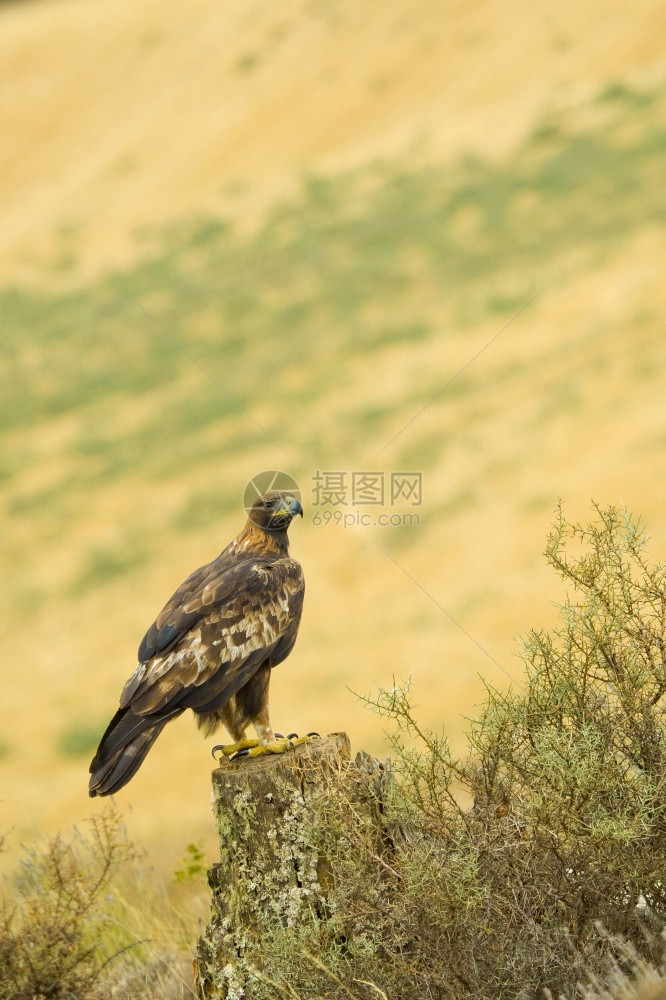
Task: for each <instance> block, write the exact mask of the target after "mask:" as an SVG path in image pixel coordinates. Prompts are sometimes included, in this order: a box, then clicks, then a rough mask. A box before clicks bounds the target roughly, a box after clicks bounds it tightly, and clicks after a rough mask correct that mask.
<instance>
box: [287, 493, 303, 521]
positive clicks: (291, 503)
mask: <svg viewBox="0 0 666 1000" xmlns="http://www.w3.org/2000/svg"><path fill="white" fill-rule="evenodd" d="M285 499H286V501H287V506H288V508H289V513H290V514H291V516H292V517H296V515H297V514H300V515H301V517H303V508H302V507H301V502H300V500H297V499H296V497H286V498H285Z"/></svg>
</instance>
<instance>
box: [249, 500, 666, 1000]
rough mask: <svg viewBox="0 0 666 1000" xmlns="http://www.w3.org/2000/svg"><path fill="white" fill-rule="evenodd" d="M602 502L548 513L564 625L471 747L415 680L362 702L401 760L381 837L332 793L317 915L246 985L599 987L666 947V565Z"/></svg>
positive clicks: (560, 990)
mask: <svg viewBox="0 0 666 1000" xmlns="http://www.w3.org/2000/svg"><path fill="white" fill-rule="evenodd" d="M595 513H596V518H595V520H594V522H593V523H592V524H591V525H589V526H582V525H575V524H571V523H568V522H567V521H566V519H565V517H564V515H563V513H562V510H561V509H560V510H558V512H557V518H556V522H555V525H554V528H553V530H552V532H551V534H550V536H549V538H548V544H547V548H546V557H547V559H548V561H549V563H550V564H551V566H552V567H553V568H554V569H555V570H556V572H557V573H558V574H559V575H560V576H561V577H562V579H563V580H564V582H565V583H566V585H567V587H568V588H569V593H568V596H567V598H566V600H565V602H564V603H563V604H562V606H561V608H560V619H559V624H558V626H557V627H556V628H555V629H554V630H553V631H552V632H537V631H534V632H530V633H529V634H528V635H527V636H526V637H525V639H524V640H523V643H522V648H523V659H524V663H525V684H524V687H522V688H520V689H519V690H509V691H507V692H501V691H497V690H494V689H492V688H488V690H487V696H486V700H485V704H484V706H483V709H482V711H481V713H480V715H479V717H478V718H477V719H476V720H475V721H473V723H472V725H471V729H470V732H469V751H468V753H467V754H466V755H465V756H463V757H461V758H457V757H456V756H454V755H453V753H452V752H451V749H450V747H449V744H448V742H447V740H446V738H445V737H444V736H443V735H441V734H439V733H434V732H431V731H428V730H425V729H423V728H422V727H421V726H420V725H419V723H418V720H417V719H416V717H415V715H414V712H413V709H412V705H411V701H410V695H409V689H408V686H407V685H403V686H400V685H396V686H394V688H393V689H392V690H390V691H382V692H380V694H379V696H378V697H376V698H373V699H369V700H370V702H371V704H372V706H373V708H374V709H375V710H376V711H378V712H380V713H381V714H382V715H383V716H385V717H386V718H388V719H389V720H390V721H391V723H392V735H391V739H392V743H393V749H394V761H393V766H394V768H395V771H396V775H397V781H396V782H395V783H394V787H393V793H392V797H391V801H390V803H389V805H388V808H387V811H386V813H385V820H384V822H385V829H386V832H385V838H384V844H383V847H381V848H379V849H378V847H377V843H376V837H369V836H368V832H367V829H366V826H365V825H364V824H363V823H362V822H360V821H359V818H358V817H357V816H356V814H355V812H354V808H353V803H350V802H349V801H345V800H344V796H341V795H331V796H328V798H327V805H326V809H327V814H326V815H325V816H324V817H323V818H322V817H321V816H320V817H319V820H318V823H317V829H316V830H313V836H315V837H316V838H318V843H319V845H320V850H321V852H322V855H323V856H326V857H327V858H328V859H330V867H331V871H332V872H334V879H333V885H332V886H331V893H330V900H329V905H328V911H327V912H326V913H321V912H318V913H315V912H314V911H313V912H312V913H311V914H310V915H309V916H307V917H306V918H305V919H303V920H302V921H301V922H300V923H299V924H297V925H296V926H292V927H289V928H288V929H285V928H282V927H280V926H278V925H276V926H275V928H272V939H271V944H270V950H271V954H270V955H267V956H266V962H265V970H266V971H264V972H258V973H257V976H258V980H257V986H256V989H257V992H256V993H253V996H256V997H281V996H285V997H287V996H288V997H300V998H306V997H307V998H309V997H336V998H337V997H353V998H358V1000H361V998H368V1000H369V998H370V997H376V996H385V997H386V998H390V1000H417V998H418V1000H422V998H447V1000H448V998H454V997H455V998H458V1000H459V998H462V997H469V998H472V997H473V998H475V1000H483V998H488V1000H490V998H493V1000H496V998H498V997H507V998H508V997H511V998H518V997H520V998H528V997H535V998H536V997H543V996H544V995H545V992H544V991H547V990H550V991H551V993H552V996H554V997H558V996H563V995H567V996H572V997H573V996H574V995H580V992H581V990H584V989H587V990H588V993H587V995H588V996H596V995H599V996H610V995H612V994H611V992H609V991H610V989H611V987H610V986H609V987H608V990H607V992H606V993H604V992H603V989H605V987H603V989H602V987H601V986H599V988H598V989H597V992H596V993H595V992H594V989H595V986H594V984H595V983H596V984H597V985H598V984H600V983H601V984H603V983H604V982H606V981H607V980H606V979H604V976H607V975H608V969H609V968H610V967H612V968H614V969H616V970H617V969H620V970H622V969H624V972H625V973H627V974H628V975H630V974H631V972H632V970H636V971H637V972H640V969H641V965H640V963H641V962H642V963H648V962H650V961H653V962H659V961H663V958H664V948H663V938H662V937H661V936H660V931H661V929H662V927H663V926H664V918H665V917H666V882H665V880H664V874H665V873H666V794H665V793H666V767H665V764H664V752H665V751H666V726H665V724H664V723H665V720H664V704H663V702H664V699H663V695H664V692H665V691H666V663H665V650H666V567H664V566H659V565H653V564H651V563H650V562H649V560H648V559H647V557H646V555H645V541H646V540H645V536H644V532H643V530H642V528H641V525H640V524H639V523H637V522H636V521H635V520H633V519H632V518H631V517H630V516H628V515H626V514H625V513H623V512H618V511H616V510H614V509H612V508H611V509H604V508H601V507H596V508H595ZM627 956H629V958H628V957H627ZM632 956H633V958H632ZM630 959H631V960H630ZM609 962H610V963H611V964H610V966H609ZM632 962H633V965H632ZM644 967H645V968H647V966H646V965H645V966H644ZM268 971H270V979H269V978H267V973H268ZM655 975H656V973H655ZM595 977H596V978H595ZM625 978H626V976H625ZM608 981H609V982H610V980H608ZM585 984H588V985H587V986H585ZM590 984H592V985H590ZM618 990H619V987H618ZM617 995H618V996H619V995H620V994H619V992H618V993H617Z"/></svg>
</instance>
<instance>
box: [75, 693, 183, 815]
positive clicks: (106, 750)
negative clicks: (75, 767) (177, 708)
mask: <svg viewBox="0 0 666 1000" xmlns="http://www.w3.org/2000/svg"><path fill="white" fill-rule="evenodd" d="M174 714H180V712H177V713H173V712H172V713H169V714H168V715H167V716H166V717H164V716H161V717H158V718H157V719H156V718H155V717H154V716H153V718H152V719H151V718H150V716H141V715H135V714H134V712H133V711H132V709H131V708H120V709H118V711H117V712H116V714H115V715H114V717H113V719H112V720H111V722H110V723H109V725H108V728H107V730H106V732H105V733H104V736H103V737H102V739H101V741H100V744H99V747H98V748H97V753H96V754H95V756H94V757H93V759H92V763H91V764H90V783H89V786H88V790H89V794H90V796H91V797H92V796H95V795H113V794H114V793H115V792H117V791H118V790H119V789H120V788H122V787H123V785H126V784H127V782H128V781H129V780H130V779H131V778H133V777H134V775H135V774H136V772H137V771H138V770H139V768H140V767H141V764H142V763H143V761H144V759H145V756H146V754H147V753H148V751H149V750H150V748H151V746H152V745H153V743H154V742H155V740H156V739H157V737H158V736H159V735H160V733H161V732H162V730H163V729H164V726H165V725H166V723H167V722H168V721H169V719H170V718H172V717H173V715H174Z"/></svg>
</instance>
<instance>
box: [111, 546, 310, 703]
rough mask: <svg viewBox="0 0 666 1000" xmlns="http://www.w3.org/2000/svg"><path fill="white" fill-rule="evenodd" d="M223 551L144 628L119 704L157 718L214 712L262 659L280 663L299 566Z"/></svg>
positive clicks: (298, 604) (293, 619)
mask: <svg viewBox="0 0 666 1000" xmlns="http://www.w3.org/2000/svg"><path fill="white" fill-rule="evenodd" d="M223 555H224V554H222V556H219V557H218V559H216V560H214V561H213V562H212V563H208V564H207V565H205V566H202V567H201V568H200V569H198V570H196V571H195V572H194V573H192V574H191V575H190V576H189V577H188V578H187V580H185V582H184V583H183V584H182V585H181V586H180V587H179V588H178V590H177V591H176V592H175V594H174V595H173V596H172V597H171V599H170V600H169V601H168V602H167V604H166V605H165V606H164V608H163V609H162V611H161V612H160V613H159V615H158V616H157V618H156V619H155V621H154V622H153V624H152V625H151V626H150V628H149V629H148V631H147V633H146V635H145V636H144V638H143V640H142V642H141V645H140V646H139V664H138V666H137V668H136V670H135V671H134V673H133V675H132V676H131V677H130V679H129V680H128V681H127V683H126V685H125V687H124V689H123V692H122V695H121V698H120V708H121V709H126V708H129V707H130V706H131V709H132V712H133V713H134V714H135V715H139V716H146V715H151V716H152V715H154V714H155V713H158V714H159V715H160V716H162V717H163V716H164V715H165V714H167V713H168V714H171V713H172V711H173V712H180V711H182V710H183V709H185V708H193V709H195V710H196V711H199V712H201V711H213V710H214V709H215V708H216V707H219V706H221V705H222V704H224V703H225V702H226V701H227V700H228V699H229V698H231V697H232V695H233V694H235V693H236V691H238V690H239V689H240V688H241V687H243V685H244V684H246V683H247V681H248V680H249V679H250V677H251V676H252V674H253V673H255V671H256V670H258V669H259V667H260V666H261V665H262V663H264V662H266V660H269V659H271V658H274V659H275V662H279V660H282V659H284V656H286V655H287V653H288V652H289V650H290V649H291V647H292V646H293V644H294V641H295V639H296V633H297V631H298V626H299V622H300V617H301V609H302V606H303V591H304V583H303V574H302V570H301V567H300V565H299V564H298V563H297V562H296V561H295V560H293V559H289V558H284V559H280V560H277V561H274V562H271V561H268V560H261V559H257V557H256V556H254V557H249V558H248V559H244V560H240V561H236V562H234V563H233V564H232V565H229V564H226V563H225V561H224V559H223ZM211 705H212V706H213V707H210V706H211Z"/></svg>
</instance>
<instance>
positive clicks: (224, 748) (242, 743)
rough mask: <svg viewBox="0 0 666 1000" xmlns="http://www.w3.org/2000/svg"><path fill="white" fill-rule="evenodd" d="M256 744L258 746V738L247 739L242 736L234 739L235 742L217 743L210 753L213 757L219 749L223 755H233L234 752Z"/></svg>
mask: <svg viewBox="0 0 666 1000" xmlns="http://www.w3.org/2000/svg"><path fill="white" fill-rule="evenodd" d="M257 746H259V740H249V739H245V738H243V739H241V740H236V742H235V743H218V744H217V746H214V747H213V749H212V750H211V753H212V755H213V757H215V754H216V753H217V752H218V750H219V751H220V752H221V753H222V756H223V757H233V756H234V754H236V753H239V752H240V751H241V750H249V749H251V748H252V747H257Z"/></svg>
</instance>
